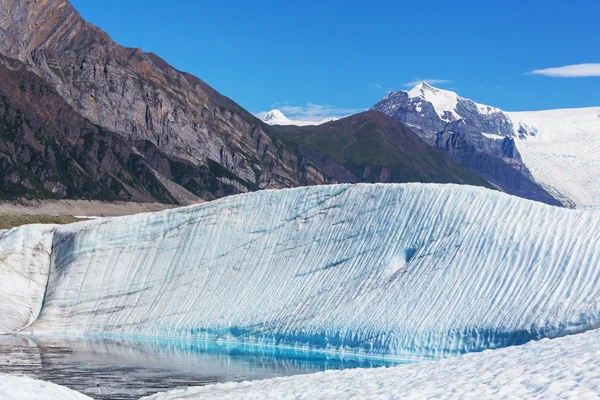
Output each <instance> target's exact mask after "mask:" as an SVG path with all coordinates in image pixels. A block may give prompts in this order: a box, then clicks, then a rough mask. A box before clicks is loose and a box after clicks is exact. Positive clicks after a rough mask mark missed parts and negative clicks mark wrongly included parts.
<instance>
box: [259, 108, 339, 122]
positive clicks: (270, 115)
mask: <svg viewBox="0 0 600 400" xmlns="http://www.w3.org/2000/svg"><path fill="white" fill-rule="evenodd" d="M262 120H263V122H266V123H267V124H269V125H296V126H307V125H321V124H324V123H326V122H331V121H335V120H337V118H321V119H294V120H292V119H289V118H288V117H286V116H285V115H283V113H282V112H281V111H280V110H271V111H269V112H267V113H266V114H265V116H264V117H262Z"/></svg>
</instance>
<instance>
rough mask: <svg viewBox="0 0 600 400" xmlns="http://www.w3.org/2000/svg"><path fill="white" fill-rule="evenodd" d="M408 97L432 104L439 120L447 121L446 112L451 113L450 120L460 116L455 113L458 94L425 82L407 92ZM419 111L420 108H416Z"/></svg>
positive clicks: (457, 118)
mask: <svg viewBox="0 0 600 400" xmlns="http://www.w3.org/2000/svg"><path fill="white" fill-rule="evenodd" d="M408 97H409V98H410V99H414V98H420V99H423V100H425V101H428V102H430V103H431V105H433V108H434V109H435V112H436V113H437V115H438V116H439V117H440V119H441V120H444V121H448V120H449V118H448V115H446V114H447V113H450V114H451V115H452V118H451V120H459V119H460V118H461V117H460V116H459V115H458V114H457V113H456V106H457V104H458V95H457V94H456V93H454V92H451V91H449V90H444V89H438V88H434V87H433V86H430V85H428V84H427V83H425V82H422V83H419V84H418V85H416V86H415V87H414V88H412V89H411V90H410V91H409V92H408ZM417 111H418V112H420V110H417Z"/></svg>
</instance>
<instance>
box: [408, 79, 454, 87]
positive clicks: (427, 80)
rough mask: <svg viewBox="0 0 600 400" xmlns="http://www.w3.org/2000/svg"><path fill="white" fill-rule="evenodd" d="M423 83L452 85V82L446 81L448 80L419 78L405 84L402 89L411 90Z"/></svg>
mask: <svg viewBox="0 0 600 400" xmlns="http://www.w3.org/2000/svg"><path fill="white" fill-rule="evenodd" d="M423 82H427V83H429V84H430V85H447V84H449V83H452V81H450V80H448V79H433V78H432V79H420V78H415V79H413V80H412V81H410V82H406V83H403V84H402V87H405V88H412V87H415V86H417V85H418V84H419V83H423Z"/></svg>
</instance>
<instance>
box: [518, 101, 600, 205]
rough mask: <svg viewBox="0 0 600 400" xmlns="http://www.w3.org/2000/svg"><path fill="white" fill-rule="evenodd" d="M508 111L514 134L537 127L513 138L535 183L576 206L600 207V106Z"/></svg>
mask: <svg viewBox="0 0 600 400" xmlns="http://www.w3.org/2000/svg"><path fill="white" fill-rule="evenodd" d="M508 114H509V115H510V116H511V118H512V120H513V124H514V126H515V134H517V135H518V133H517V131H518V128H519V126H520V125H524V126H527V127H530V129H532V128H535V129H536V130H537V134H536V135H535V136H527V137H526V139H521V140H516V141H515V142H516V145H517V149H518V150H519V152H520V153H521V156H522V159H523V162H524V163H525V165H526V166H527V168H529V170H530V172H531V174H532V175H533V178H534V179H535V180H536V182H538V183H539V184H541V185H542V186H544V188H546V189H547V190H548V191H549V192H550V193H551V194H553V195H555V196H556V197H558V198H559V199H562V200H566V201H567V202H568V203H571V204H573V205H575V206H577V207H581V208H586V207H600V156H599V154H600V107H591V108H580V109H563V110H549V111H534V112H512V113H508Z"/></svg>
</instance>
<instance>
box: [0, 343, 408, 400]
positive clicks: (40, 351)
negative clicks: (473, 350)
mask: <svg viewBox="0 0 600 400" xmlns="http://www.w3.org/2000/svg"><path fill="white" fill-rule="evenodd" d="M395 364H398V362H394V361H389V360H380V359H368V358H358V357H355V356H341V355H339V354H325V353H312V352H304V351H298V350H291V349H274V348H269V347H254V346H243V345H231V344H230V345H225V344H217V343H206V342H185V341H164V340H142V341H140V340H121V339H119V340H113V339H111V340H107V339H100V340H69V339H60V340H57V339H48V338H32V337H23V336H16V337H15V336H0V372H4V373H10V374H26V375H28V376H31V377H34V378H37V379H43V380H47V381H51V382H54V383H57V384H59V385H63V386H67V387H69V388H71V389H74V390H77V391H80V392H83V393H85V394H87V395H88V396H91V397H93V398H95V399H137V398H139V397H140V396H144V395H148V394H152V393H155V392H159V391H164V390H170V389H174V388H182V387H186V386H198V385H206V384H211V383H218V382H228V381H244V380H253V379H266V378H273V377H276V376H287V375H297V374H307V373H311V372H317V371H323V370H327V369H343V368H357V367H360V368H373V367H381V366H391V365H395Z"/></svg>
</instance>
